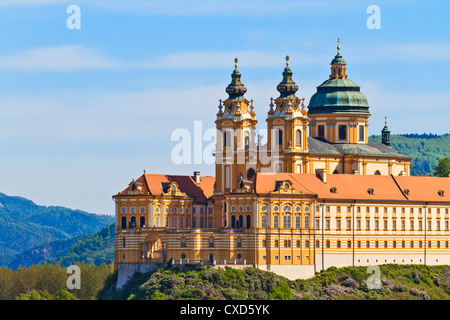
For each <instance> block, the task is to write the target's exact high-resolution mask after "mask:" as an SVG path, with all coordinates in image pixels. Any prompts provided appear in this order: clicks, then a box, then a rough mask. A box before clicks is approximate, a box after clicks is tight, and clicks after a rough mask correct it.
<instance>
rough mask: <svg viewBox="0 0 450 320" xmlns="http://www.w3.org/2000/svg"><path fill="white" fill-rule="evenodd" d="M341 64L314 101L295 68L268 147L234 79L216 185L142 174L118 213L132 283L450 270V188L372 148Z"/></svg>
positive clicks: (119, 245) (286, 78)
mask: <svg viewBox="0 0 450 320" xmlns="http://www.w3.org/2000/svg"><path fill="white" fill-rule="evenodd" d="M337 49H338V52H337V54H336V56H335V57H334V58H333V59H332V61H331V70H330V75H329V76H328V78H327V79H326V80H325V81H324V82H323V83H322V84H320V85H319V86H318V87H317V92H316V93H315V94H314V95H313V96H312V97H311V98H310V99H309V104H308V106H306V105H305V99H304V98H299V97H297V96H296V94H297V91H298V89H299V87H298V85H297V84H296V83H295V82H294V80H293V72H292V70H291V68H290V67H289V58H288V57H286V67H285V68H284V70H283V72H282V80H281V82H279V84H278V86H277V90H278V92H279V94H280V95H279V96H278V97H276V98H275V99H273V98H270V104H269V106H268V108H267V110H266V112H267V119H266V122H267V123H266V125H267V143H265V144H262V143H261V141H260V139H259V138H258V137H257V136H256V134H255V132H256V127H257V121H256V113H255V112H256V110H261V109H260V107H257V106H253V101H252V100H248V99H247V98H246V97H245V95H246V93H247V88H246V87H245V86H244V84H243V83H242V81H241V74H240V72H239V70H238V68H237V59H236V60H235V62H236V64H235V69H234V71H233V72H232V75H231V82H230V84H229V85H228V86H227V87H226V93H227V94H228V97H227V98H226V99H225V100H223V101H222V100H220V103H219V108H218V109H219V110H218V112H217V114H216V121H215V124H216V128H217V137H216V150H215V154H214V156H215V159H216V160H215V176H214V177H206V176H200V173H199V172H194V174H193V175H186V176H176V175H167V174H164V173H152V174H148V173H145V172H144V174H143V175H141V176H140V177H138V178H137V179H136V180H134V179H133V180H132V181H131V182H130V183H129V184H128V186H127V187H126V188H125V189H124V190H123V191H121V192H119V193H117V194H116V195H114V196H113V199H114V201H115V208H116V212H115V218H116V234H115V266H116V268H117V269H118V270H119V278H120V273H121V272H122V275H123V277H125V278H124V279H123V281H126V280H127V279H126V278H127V277H129V276H130V275H131V274H132V273H133V272H135V271H141V272H142V271H145V270H150V269H151V268H152V267H153V266H155V265H157V264H158V263H164V262H167V261H170V260H172V262H173V263H176V264H177V263H178V264H187V263H203V264H212V265H214V266H223V265H229V266H235V267H239V266H248V265H254V266H256V267H258V268H261V269H264V270H270V271H273V272H276V273H278V274H281V275H284V276H286V277H289V278H291V279H296V278H305V277H310V276H312V275H314V273H315V272H316V271H320V270H321V269H325V268H328V267H330V266H337V267H341V266H358V265H374V264H383V263H404V264H450V248H449V241H450V231H449V208H450V201H449V197H450V178H448V177H444V178H438V177H413V176H410V161H411V159H410V158H408V157H407V156H405V155H403V154H400V153H399V152H397V150H395V149H394V148H393V147H392V146H391V145H390V137H389V134H390V132H389V129H388V127H387V124H386V123H385V126H384V128H383V129H382V131H381V133H382V141H381V142H380V143H369V141H368V126H369V118H370V111H369V109H370V108H369V104H368V101H367V99H366V97H365V96H364V94H363V93H362V92H361V90H360V87H359V86H358V85H356V84H355V83H354V82H353V81H352V80H350V79H349V78H348V75H347V68H346V65H347V63H346V61H345V60H344V58H343V57H342V55H341V54H340V47H339V45H338V48H337Z"/></svg>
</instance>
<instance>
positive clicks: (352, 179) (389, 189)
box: [255, 173, 450, 202]
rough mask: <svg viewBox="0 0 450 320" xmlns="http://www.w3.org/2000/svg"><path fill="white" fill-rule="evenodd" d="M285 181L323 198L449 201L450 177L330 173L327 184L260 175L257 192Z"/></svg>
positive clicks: (302, 177) (306, 177) (289, 175)
mask: <svg viewBox="0 0 450 320" xmlns="http://www.w3.org/2000/svg"><path fill="white" fill-rule="evenodd" d="M284 180H289V181H290V182H291V183H292V187H293V188H294V189H295V190H296V191H301V192H302V193H304V194H314V195H317V196H318V197H319V198H320V199H345V200H377V201H405V200H411V201H439V202H442V201H450V178H438V177H400V176H397V177H395V176H382V175H352V174H327V175H326V183H324V182H322V180H321V179H320V178H319V177H318V176H317V175H316V174H294V173H275V174H274V173H258V174H257V175H256V184H255V192H257V193H269V192H270V191H274V190H275V187H276V185H277V182H281V181H284ZM333 188H335V193H333V192H332V189H333ZM369 189H371V190H372V191H373V192H372V193H373V194H371V193H370V192H369ZM404 189H409V197H408V196H406V195H405V194H403V190H404ZM439 190H442V191H444V197H442V196H440V195H439V194H438V191H439Z"/></svg>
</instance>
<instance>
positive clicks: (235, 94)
mask: <svg viewBox="0 0 450 320" xmlns="http://www.w3.org/2000/svg"><path fill="white" fill-rule="evenodd" d="M237 63H238V58H234V71H233V73H232V74H231V83H230V84H229V85H228V87H227V88H226V90H225V91H226V92H227V93H228V96H229V97H228V98H229V99H232V100H243V99H244V94H245V93H246V92H247V88H246V87H245V86H244V84H243V83H242V82H241V73H240V72H239V70H238V69H237Z"/></svg>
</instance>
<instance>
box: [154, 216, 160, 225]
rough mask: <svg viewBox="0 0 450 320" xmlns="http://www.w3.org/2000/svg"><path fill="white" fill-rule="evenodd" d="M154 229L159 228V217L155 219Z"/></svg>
mask: <svg viewBox="0 0 450 320" xmlns="http://www.w3.org/2000/svg"><path fill="white" fill-rule="evenodd" d="M155 227H157V228H159V216H157V217H156V218H155Z"/></svg>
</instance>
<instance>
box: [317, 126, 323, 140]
mask: <svg viewBox="0 0 450 320" xmlns="http://www.w3.org/2000/svg"><path fill="white" fill-rule="evenodd" d="M317 128H318V133H317V136H318V137H321V138H323V137H325V126H324V125H323V124H321V125H319V126H318V127H317Z"/></svg>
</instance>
